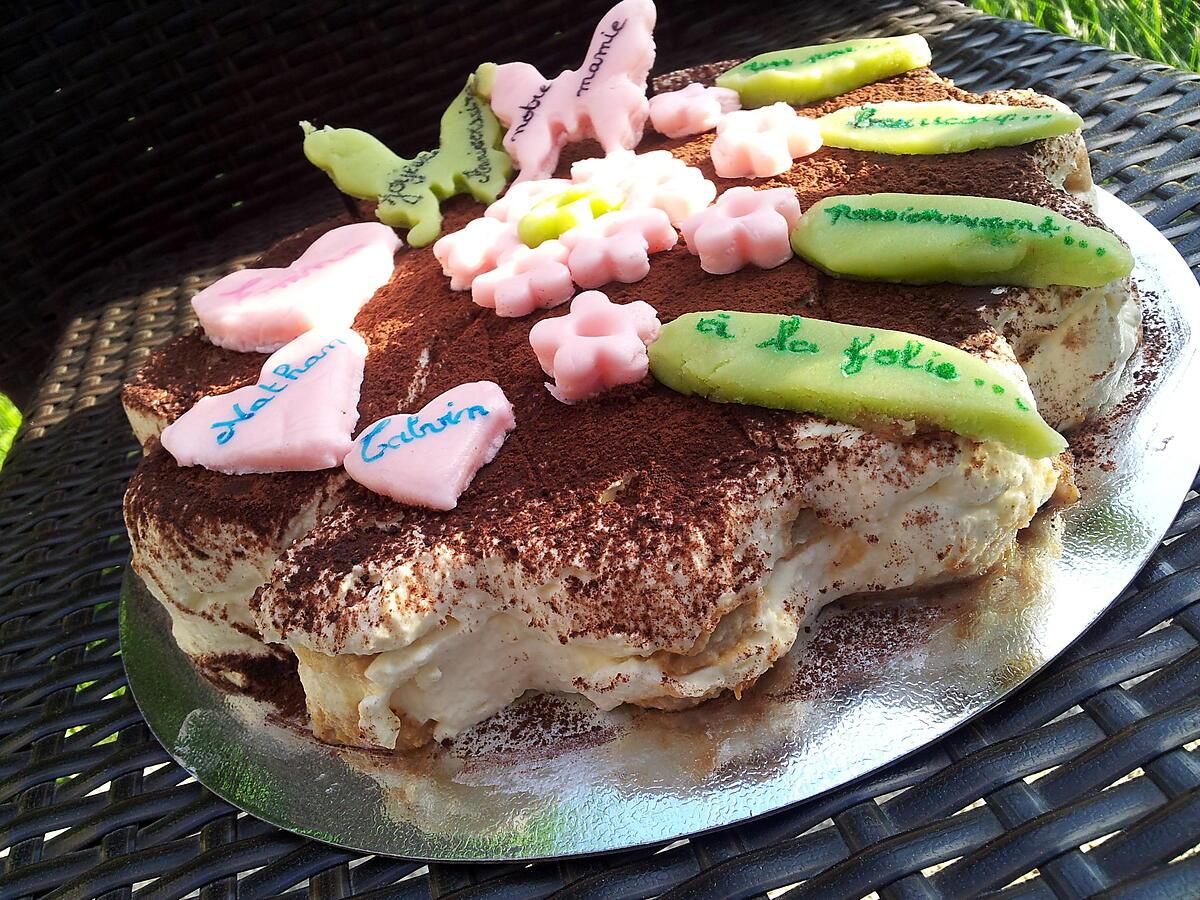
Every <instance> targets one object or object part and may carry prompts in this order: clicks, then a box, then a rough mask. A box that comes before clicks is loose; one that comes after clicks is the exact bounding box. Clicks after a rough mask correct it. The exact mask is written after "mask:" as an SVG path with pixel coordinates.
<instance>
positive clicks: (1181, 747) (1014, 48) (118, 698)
mask: <svg viewBox="0 0 1200 900" xmlns="http://www.w3.org/2000/svg"><path fill="white" fill-rule="evenodd" d="M566 5H567V4H562V3H556V2H545V0H542V2H538V0H526V2H522V3H511V4H509V3H491V4H487V5H486V6H485V5H484V4H469V5H468V4H452V3H421V4H396V3H387V4H385V3H379V2H373V3H364V4H354V5H343V4H337V3H332V2H329V3H317V4H312V5H310V6H306V7H305V8H303V9H300V8H297V7H293V6H290V5H287V4H271V3H265V4H256V5H253V6H246V5H243V4H241V3H235V2H224V0H209V2H203V3H197V4H193V5H192V9H191V10H190V11H188V12H178V11H177V10H174V9H169V8H166V7H165V6H164V7H159V6H151V7H150V8H146V6H145V5H144V4H141V3H135V2H133V0H124V2H97V3H94V4H93V5H92V8H91V9H90V10H88V11H84V12H81V11H80V9H79V6H78V5H77V4H67V3H46V4H42V5H40V6H38V8H37V9H32V10H31V9H27V10H24V11H23V12H19V13H18V14H15V15H11V16H10V17H9V20H8V21H7V22H6V23H5V24H4V25H3V26H2V29H0V30H2V31H3V33H4V35H5V40H4V41H3V42H0V46H2V47H3V49H2V50H0V52H3V53H4V54H5V56H6V57H7V59H6V66H5V71H6V73H8V74H7V75H6V79H5V82H6V85H5V86H6V96H4V97H3V98H0V121H2V122H3V123H4V125H5V126H7V127H4V128H0V143H2V144H3V147H4V153H3V154H2V157H0V158H3V159H4V160H5V161H6V163H7V165H6V170H7V174H8V178H6V179H5V181H4V186H3V188H2V189H0V190H2V194H0V196H3V197H4V199H5V201H6V205H7V206H9V209H8V210H7V212H8V215H6V216H3V217H0V228H3V229H4V232H3V240H2V245H3V246H4V248H5V251H6V256H5V258H6V260H8V263H9V264H8V265H6V266H5V274H6V277H7V278H8V284H7V285H6V293H5V295H4V296H3V300H0V325H2V326H3V328H4V333H5V334H6V336H7V337H8V343H7V346H6V350H5V353H4V356H3V358H2V359H0V388H4V389H6V390H10V391H13V392H15V393H16V395H17V396H18V398H19V399H20V400H21V401H22V402H23V405H24V407H25V408H26V409H27V410H28V411H29V412H30V415H29V417H28V422H27V425H26V427H25V430H24V432H23V434H22V436H21V437H20V439H19V441H18V443H17V445H16V447H15V449H14V452H13V455H12V457H11V459H10V461H9V463H8V465H7V466H6V467H5V469H4V470H3V473H2V474H0V529H2V530H0V534H3V537H4V545H3V549H2V550H0V559H2V560H3V562H2V563H0V847H2V848H3V850H2V851H0V852H2V853H3V854H4V855H5V858H4V868H3V876H2V877H0V896H3V897H17V896H26V895H44V894H51V895H53V896H55V897H92V896H111V897H125V896H130V895H131V894H136V895H137V896H153V897H182V896H187V895H189V894H192V895H195V894H196V892H199V896H201V897H204V898H208V897H214V898H215V897H235V896H236V897H244V898H249V897H263V896H278V895H281V894H282V895H286V896H300V895H302V894H308V895H311V896H314V897H349V896H354V897H383V896H387V897H410V896H411V897H425V896H428V895H430V894H432V895H433V896H435V897H448V896H454V897H466V896H472V897H475V896H487V897H531V896H536V897H542V896H546V895H548V894H552V893H554V892H556V891H557V892H561V895H563V896H571V897H592V896H605V897H608V896H615V897H643V896H650V895H658V894H664V893H665V894H667V895H668V896H671V897H688V898H700V897H732V896H736V897H760V896H766V892H767V891H771V890H773V889H775V888H779V887H783V886H786V885H794V884H799V886H798V887H796V888H795V889H794V890H793V892H792V893H791V894H789V896H820V897H858V896H863V895H868V894H870V893H871V892H872V891H878V892H879V894H880V895H881V896H884V897H889V898H893V897H894V898H900V897H905V898H907V897H922V898H933V897H963V896H975V895H978V894H983V893H987V892H991V891H997V892H1001V895H1002V896H1005V897H1021V898H1025V897H1084V896H1097V895H1102V896H1106V897H1108V896H1111V897H1155V898H1157V897H1195V896H1200V854H1198V853H1196V847H1197V844H1200V755H1198V753H1197V748H1198V747H1200V603H1197V600H1198V599H1200V501H1198V499H1197V498H1195V496H1194V495H1193V498H1192V499H1190V500H1188V501H1187V502H1186V503H1185V504H1184V506H1183V508H1182V509H1181V510H1180V512H1179V515H1178V517H1177V519H1176V521H1175V524H1174V525H1173V526H1172V529H1171V531H1170V532H1169V534H1168V540H1167V541H1166V542H1165V543H1164V545H1163V546H1162V547H1161V548H1160V549H1159V550H1158V551H1157V552H1156V553H1155V555H1154V557H1153V558H1152V559H1151V561H1150V562H1149V564H1148V565H1147V566H1146V568H1145V569H1144V571H1143V572H1142V573H1141V574H1140V575H1139V577H1138V578H1137V580H1136V581H1135V583H1134V584H1133V585H1132V586H1131V587H1130V588H1129V589H1128V590H1126V592H1125V593H1124V594H1123V595H1122V597H1121V599H1120V600H1119V602H1118V603H1117V604H1116V605H1115V606H1114V608H1113V609H1112V610H1111V611H1110V613H1109V614H1108V615H1107V616H1106V617H1105V618H1104V619H1103V620H1102V622H1101V623H1100V624H1099V625H1098V626H1096V627H1095V628H1093V629H1092V630H1091V631H1090V632H1089V633H1088V634H1087V636H1085V637H1084V638H1083V640H1082V641H1080V642H1079V643H1078V644H1077V645H1076V646H1075V647H1074V648H1072V649H1071V650H1070V651H1069V652H1068V653H1067V654H1066V655H1065V657H1063V658H1062V659H1060V660H1059V661H1058V662H1057V663H1056V664H1054V665H1053V666H1052V667H1051V668H1050V669H1049V670H1048V671H1047V672H1045V673H1044V674H1043V675H1041V676H1040V677H1039V678H1037V679H1036V681H1035V682H1034V683H1033V684H1031V685H1029V686H1028V687H1026V688H1025V689H1024V690H1023V691H1021V692H1020V693H1019V694H1018V695H1017V696H1016V697H1015V698H1013V699H1011V700H1009V701H1008V702H1006V703H1005V704H1003V705H1002V706H1001V707H1000V708H998V709H996V710H994V711H992V712H991V713H989V714H988V715H986V716H984V717H983V718H981V719H979V720H977V721H976V722H974V723H973V724H972V725H970V726H969V727H967V728H965V729H963V730H961V731H960V732H958V733H955V734H954V735H952V736H951V737H950V738H948V739H946V740H944V741H942V742H941V743H939V744H937V745H936V746H934V747H932V748H930V749H928V750H926V751H924V752H922V753H920V754H919V755H917V756H915V757H913V758H910V759H908V760H906V761H904V762H903V763H901V764H899V765H896V766H893V767H892V768H890V769H887V770H885V771H883V772H880V773H878V774H876V775H875V776H873V777H871V778H869V779H868V780H866V781H863V782H860V783H857V784H854V785H852V786H850V787H848V788H845V789H843V790H841V791H838V792H837V793H835V794H833V795H831V796H827V797H824V798H821V799H819V800H817V801H814V802H810V803H808V804H805V805H804V806H802V807H799V808H796V809H792V810H790V811H787V812H784V813H781V814H777V815H774V816H771V817H768V818H765V819H762V820H759V821H756V822H752V823H749V824H745V825H742V826H739V827H736V828H732V829H728V830H725V831H721V832H718V833H714V834H709V835H705V836H703V837H698V838H695V839H693V840H691V841H686V842H678V843H677V844H675V845H672V846H670V847H668V848H659V849H658V850H657V851H646V850H642V851H637V852H633V853H627V854H621V855H615V856H608V857H602V858H592V859H582V860H570V861H564V862H561V863H539V864H536V865H532V866H529V865H523V866H455V865H431V866H429V867H424V866H423V865H422V864H420V863H413V862H406V861H403V860H397V859H387V858H380V857H366V858H364V857H361V856H360V855H358V854H355V853H353V852H350V851H343V850H338V849H334V848H331V847H328V846H325V845H323V844H320V843H317V842H315V841H311V840H307V839H305V838H302V837H298V836H296V835H292V834H289V833H286V832H282V831H279V830H278V829H275V828H273V827H271V826H268V825H265V824H263V823H261V822H259V821H257V820H255V819H252V818H250V817H248V816H245V815H244V814H240V813H239V812H238V811H237V810H236V809H233V808H232V807H230V806H229V805H228V804H226V803H225V802H223V801H221V800H219V799H217V798H216V797H214V796H213V795H212V794H210V793H208V792H207V791H206V790H205V789H204V788H203V787H201V786H200V785H199V784H196V783H195V782H194V781H192V780H191V779H190V778H189V777H188V776H187V773H186V772H185V771H183V770H182V769H181V768H180V767H179V766H178V765H176V764H175V763H174V762H172V761H171V759H170V758H169V757H168V756H167V754H166V753H165V752H164V751H163V749H162V748H161V747H160V746H159V745H158V744H157V743H156V742H155V741H154V739H153V738H152V737H151V736H150V734H149V732H148V730H147V729H146V727H145V725H144V724H143V723H142V721H141V719H140V717H139V714H138V711H137V709H136V707H135V706H134V705H133V702H132V700H131V698H130V697H129V696H128V694H127V693H126V691H125V689H124V673H123V669H122V666H121V660H120V656H119V646H118V643H117V602H116V601H117V597H118V590H119V586H120V583H121V578H122V570H123V568H124V567H125V565H126V564H127V562H128V556H129V547H128V543H127V539H126V535H125V531H124V528H123V525H122V522H121V496H122V493H123V491H124V489H125V483H126V481H127V480H128V478H129V475H130V473H131V472H132V470H133V468H134V466H135V465H136V463H137V459H138V455H139V452H140V451H139V449H138V447H137V445H136V443H135V442H134V440H133V439H132V437H131V436H130V435H129V432H128V429H127V427H126V426H125V423H124V421H123V416H122V413H121V410H120V404H119V401H118V391H119V387H120V384H121V382H122V380H123V379H124V378H125V377H127V376H128V375H130V374H131V373H132V372H133V371H134V370H136V368H137V367H138V365H139V364H140V363H141V361H142V360H143V359H144V358H145V356H146V354H147V353H148V352H149V349H150V348H151V347H153V346H154V345H156V344H159V343H161V342H162V341H163V340H165V339H167V338H168V337H170V336H172V335H175V334H177V333H179V332H180V331H182V330H184V329H186V328H188V327H190V325H191V320H190V317H189V312H188V303H187V300H188V297H189V296H190V294H191V293H192V291H193V290H194V289H195V287H196V286H197V285H199V284H201V283H203V282H205V281H207V280H210V279H212V278H214V277H217V276H219V275H221V274H224V273H225V272H226V271H228V269H229V268H230V267H231V265H232V264H234V263H235V262H237V261H238V260H242V259H244V258H246V257H247V256H251V255H254V254H256V253H257V252H258V251H260V250H262V249H264V248H265V247H266V246H267V245H269V244H270V243H271V242H272V241H273V240H275V239H276V238H277V237H279V236H280V235H282V234H284V233H286V232H287V231H289V230H293V229H294V228H296V227H297V226H299V225H302V224H306V223H309V222H311V221H314V220H315V219H316V218H317V217H319V216H320V215H322V214H325V213H328V212H329V211H331V210H332V209H334V208H335V207H336V206H337V203H338V201H337V198H336V197H335V196H333V195H332V194H328V193H325V192H322V193H321V194H320V195H319V196H314V197H308V198H303V197H301V198H298V197H297V193H296V191H295V189H294V185H295V184H305V185H311V184H313V183H315V179H313V178H312V177H311V175H310V173H308V172H307V171H306V164H305V163H304V162H303V159H302V158H301V155H300V154H299V153H298V152H297V145H298V140H297V133H295V132H294V127H295V124H294V123H295V121H296V120H297V119H298V118H301V117H302V116H304V115H305V114H308V115H319V116H320V117H322V118H324V119H327V120H330V121H334V122H338V123H352V124H355V125H359V126H361V127H364V128H368V129H370V130H373V131H375V132H377V133H379V134H380V135H381V136H382V137H383V138H384V139H385V140H388V141H389V143H391V144H393V145H394V146H396V147H397V149H400V150H402V151H403V150H414V149H416V148H418V147H420V146H422V145H423V144H424V143H426V142H427V141H428V140H429V139H430V138H431V136H432V132H433V128H434V127H435V124H436V116H435V115H433V114H432V113H430V110H438V109H440V108H441V105H442V104H443V103H444V102H445V99H446V98H447V97H448V96H449V95H450V94H451V93H453V88H452V87H451V85H456V84H457V82H458V81H460V80H461V78H462V76H463V75H464V74H465V72H466V71H467V70H468V68H469V67H471V66H472V65H473V64H474V63H475V62H476V61H479V60H482V59H485V58H497V59H506V58H514V57H517V56H520V57H521V58H532V60H531V61H534V62H537V63H538V64H539V65H542V66H543V68H544V69H553V70H557V68H561V67H563V66H566V65H572V64H574V62H576V61H577V60H572V58H571V57H572V54H577V52H578V48H580V47H582V46H583V45H584V44H585V43H586V33H587V32H588V31H589V30H590V27H591V23H592V22H594V21H595V20H596V18H597V16H598V14H599V13H600V12H601V11H602V10H603V8H605V7H606V6H607V5H608V4H607V3H606V2H600V3H596V2H590V0H588V2H577V3H574V4H570V6H571V9H570V12H571V13H573V15H571V16H569V17H568V15H567V14H566V13H565V12H564V11H563V10H562V7H564V6H566ZM668 6H670V7H672V8H670V9H668V8H667V7H668ZM663 7H664V15H663V16H662V18H663V20H664V21H663V22H662V24H661V26H660V29H659V46H660V59H659V66H658V69H659V70H660V71H665V70H668V69H671V68H677V67H681V66H685V65H690V64H694V63H698V62H702V61H706V60H711V59H722V58H729V57H734V56H738V55H746V54H748V53H752V52H757V51H761V50H763V49H767V48H768V47H775V46H787V45H796V44H800V43H808V42H813V41H818V40H822V39H839V38H845V37H849V36H868V35H885V34H896V33H904V32H910V31H919V32H921V33H923V34H925V35H926V36H928V37H929V38H930V43H931V44H932V46H933V49H934V59H935V65H936V68H937V69H938V71H939V72H941V73H942V74H944V75H947V76H949V77H952V78H954V79H955V81H956V82H957V83H958V84H959V85H961V86H962V87H965V88H968V89H972V90H985V89H989V88H1003V87H1032V88H1035V89H1037V90H1039V91H1042V92H1044V93H1047V94H1050V95H1053V96H1057V97H1060V98H1061V99H1063V100H1064V101H1066V102H1067V103H1069V104H1070V105H1071V106H1072V107H1073V108H1074V109H1076V110H1077V111H1078V112H1079V113H1080V114H1081V115H1083V116H1084V118H1085V120H1086V123H1087V140H1088V145H1089V147H1090V148H1091V149H1092V165H1093V168H1094V171H1095V175H1096V179H1097V181H1098V182H1100V183H1102V184H1104V185H1105V186H1106V187H1107V188H1108V189H1109V190H1111V191H1113V192H1114V193H1116V194H1117V196H1119V197H1120V198H1122V199H1123V200H1125V201H1126V202H1128V203H1130V204H1132V205H1133V206H1134V207H1135V208H1136V209H1138V210H1139V211H1140V212H1141V213H1142V214H1143V215H1145V216H1146V218H1148V219H1149V220H1150V221H1151V222H1152V223H1154V224H1155V225H1156V226H1158V228H1159V229H1160V230H1162V232H1163V233H1164V234H1166V235H1167V236H1168V237H1169V238H1170V239H1171V240H1173V241H1174V242H1175V244H1176V246H1177V247H1178V248H1179V250H1180V252H1181V253H1182V254H1183V255H1184V257H1185V258H1186V259H1187V261H1188V263H1189V264H1190V265H1192V266H1193V270H1194V271H1195V270H1196V269H1197V268H1200V216H1198V215H1197V213H1198V212H1200V161H1198V160H1197V159H1196V157H1197V155H1200V128H1197V127H1196V126H1195V123H1197V122H1200V77H1197V76H1194V75H1184V74H1181V73H1178V72H1175V71H1172V70H1170V69H1168V68H1166V67H1164V66H1161V65H1156V64H1150V63H1146V62H1144V61H1140V60H1137V59H1134V58H1131V57H1128V56H1122V55H1118V54H1114V53H1110V52H1108V51H1105V50H1101V49H1098V48H1095V47H1087V46H1084V45H1081V44H1078V43H1076V42H1073V41H1071V40H1069V39H1067V38H1063V37H1057V36H1052V35H1049V34H1046V33H1044V32H1041V31H1037V30H1035V29H1032V28H1030V27H1028V26H1026V25H1023V24H1021V23H1016V22H1004V21H1000V20H997V19H993V18H989V17H986V16H981V15H978V14H976V13H974V12H973V11H971V10H970V9H968V8H965V7H963V6H961V5H959V4H958V3H953V2H947V0H939V2H898V0H888V2H882V3H865V2H864V3H857V4H856V3H847V4H841V5H838V6H837V8H836V9H834V10H830V9H828V8H825V7H826V4H823V3H811V4H803V3H801V4H796V5H794V7H793V8H789V9H786V10H781V9H780V8H778V7H774V6H770V5H766V4H764V5H763V6H762V8H761V9H756V8H754V7H751V6H748V5H742V4H724V5H720V6H717V5H715V4H714V5H713V7H712V8H708V4H694V7H695V8H694V9H692V10H691V11H690V13H689V12H688V11H685V10H682V9H679V8H677V5H676V4H665V3H664V4H663ZM464 23H469V27H464ZM514 24H518V25H520V26H521V27H520V28H517V27H512V25H514ZM451 42H453V43H451ZM443 46H453V47H454V48H455V49H456V51H457V52H458V53H459V54H460V57H458V58H455V59H449V60H448V59H446V56H445V53H444V51H442V50H441V49H440V48H441V47H443ZM305 176H309V177H305ZM56 337H57V341H55V338H56ZM52 342H53V343H52ZM39 373H40V374H39ZM1193 488H1195V485H1193ZM1006 886H1008V887H1006ZM1002 889H1003V890H1002Z"/></svg>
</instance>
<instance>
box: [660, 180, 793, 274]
mask: <svg viewBox="0 0 1200 900" xmlns="http://www.w3.org/2000/svg"><path fill="white" fill-rule="evenodd" d="M799 219H800V201H799V200H797V199H796V193H795V191H793V190H792V189H791V188H770V189H769V190H765V191H756V190H755V189H754V188H751V187H735V188H730V189H729V190H727V191H726V192H725V193H723V194H722V195H721V196H720V197H718V198H717V202H716V203H715V204H713V205H712V206H710V207H708V209H703V210H701V211H700V212H698V213H696V214H695V215H693V216H690V217H689V218H688V219H687V221H685V222H684V223H683V224H682V225H681V226H680V231H682V232H683V239H684V240H685V241H686V242H687V247H688V250H689V251H690V252H691V253H692V254H694V255H696V256H699V257H700V268H702V269H703V270H704V271H705V272H708V273H709V274H711V275H728V274H729V273H731V272H736V271H738V270H739V269H741V268H743V267H745V266H746V264H747V263H753V264H754V265H756V266H758V267H759V268H760V269H773V268H775V267H776V266H780V265H783V264H784V263H785V262H787V261H788V260H789V259H791V258H792V245H791V242H790V240H789V238H790V235H791V232H792V229H793V228H795V227H796V223H797V222H798V221H799Z"/></svg>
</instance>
